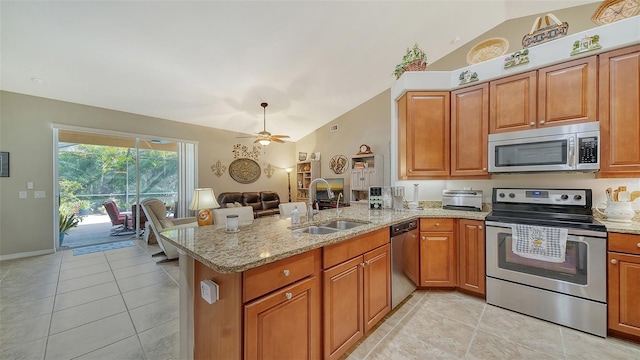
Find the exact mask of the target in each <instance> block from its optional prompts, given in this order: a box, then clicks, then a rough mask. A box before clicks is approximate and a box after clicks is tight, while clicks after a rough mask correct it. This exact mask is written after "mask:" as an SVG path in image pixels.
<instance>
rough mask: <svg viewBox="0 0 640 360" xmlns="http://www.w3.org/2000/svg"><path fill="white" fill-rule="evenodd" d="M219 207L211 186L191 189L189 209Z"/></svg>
mask: <svg viewBox="0 0 640 360" xmlns="http://www.w3.org/2000/svg"><path fill="white" fill-rule="evenodd" d="M219 207H220V204H218V201H217V200H216V196H215V194H214V193H213V189H212V188H202V189H195V190H193V199H191V205H189V210H202V209H216V208H219Z"/></svg>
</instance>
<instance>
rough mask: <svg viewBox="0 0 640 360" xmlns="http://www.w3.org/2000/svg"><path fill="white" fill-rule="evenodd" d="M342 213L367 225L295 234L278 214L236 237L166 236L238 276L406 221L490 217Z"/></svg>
mask: <svg viewBox="0 0 640 360" xmlns="http://www.w3.org/2000/svg"><path fill="white" fill-rule="evenodd" d="M340 211H341V216H340V217H339V218H340V219H344V220H356V221H364V222H367V223H366V224H364V225H362V226H358V227H355V228H352V229H348V230H341V231H338V232H335V233H331V234H323V235H315V234H305V233H298V232H294V231H292V230H291V220H290V219H281V218H280V217H279V216H277V215H276V216H267V217H261V218H257V219H255V220H254V221H253V223H252V224H251V225H242V224H240V227H239V228H240V231H239V232H237V233H227V231H226V230H225V228H224V225H223V226H216V225H211V226H202V227H199V228H187V229H176V230H169V231H165V232H163V233H162V235H161V236H163V238H165V239H167V240H169V241H170V242H171V243H173V244H174V245H176V246H177V247H178V248H179V249H181V250H183V251H185V252H186V253H187V254H188V255H189V256H191V257H193V258H194V259H196V260H198V261H200V262H201V263H203V264H205V265H207V266H208V267H210V268H212V269H213V270H215V271H217V272H220V273H237V272H242V271H245V270H249V269H251V268H254V267H258V266H261V265H264V264H268V263H271V262H274V261H277V260H280V259H285V258H288V257H291V256H293V255H297V254H301V253H303V252H306V251H309V250H313V249H316V248H320V247H323V246H326V245H330V244H335V243H338V242H341V241H344V240H347V239H350V238H352V237H355V236H358V235H362V234H365V233H368V232H371V231H375V230H378V229H383V228H387V227H389V226H391V225H393V224H397V223H400V222H403V221H407V220H412V219H418V218H430V217H431V218H463V219H471V220H484V218H485V216H486V215H487V214H488V212H484V211H483V212H473V211H460V210H444V209H442V208H426V209H424V210H415V211H413V210H404V211H394V210H393V209H384V210H369V209H368V208H366V207H362V206H350V207H345V208H341V209H340ZM334 219H336V210H335V209H327V210H321V211H320V212H319V213H318V214H316V215H315V219H314V221H313V222H312V223H305V221H306V217H302V219H301V220H302V221H303V224H301V225H302V226H305V225H311V224H319V223H321V222H326V221H330V220H334Z"/></svg>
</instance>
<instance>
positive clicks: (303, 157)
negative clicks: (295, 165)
mask: <svg viewBox="0 0 640 360" xmlns="http://www.w3.org/2000/svg"><path fill="white" fill-rule="evenodd" d="M305 160H307V153H303V152H299V153H298V161H305Z"/></svg>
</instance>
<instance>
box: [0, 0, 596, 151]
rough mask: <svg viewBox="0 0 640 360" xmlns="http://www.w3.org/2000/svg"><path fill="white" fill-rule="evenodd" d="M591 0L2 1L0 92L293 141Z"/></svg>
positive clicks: (0, 16) (0, 18) (0, 15)
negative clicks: (401, 80)
mask: <svg viewBox="0 0 640 360" xmlns="http://www.w3.org/2000/svg"><path fill="white" fill-rule="evenodd" d="M593 2H599V1H597V0H596V1H594V0H591V1H581V0H555V1H547V0H537V1H536V0H475V1H451V0H447V1H322V2H321V1H180V0H177V1H155V2H150V1H85V2H79V1H34V2H32V1H4V0H3V1H2V2H0V24H1V25H0V31H1V34H0V40H1V43H0V46H1V55H0V60H1V64H0V71H1V72H0V75H1V77H0V88H1V89H2V90H6V91H12V92H17V93H23V94H29V95H34V96H40V97H46V98H51V99H57V100H63V101H69V102H74V103H80V104H86V105H92V106H98V107H104V108H109V109H115V110H121V111H126V112H131V113H137V114H142V115H148V116H154V117H159V118H165V119H169V120H175V121H181V122H185V123H192V124H198V125H203V126H208V127H213V128H220V129H226V130H231V131H236V132H241V133H256V132H258V131H261V130H262V127H263V123H262V120H263V113H262V110H263V109H262V108H261V107H260V103H261V102H268V103H269V107H268V108H267V114H266V119H267V121H266V128H267V130H268V131H270V132H271V133H274V134H288V135H291V140H293V141H295V140H298V139H300V138H302V137H304V136H305V135H307V134H309V133H311V132H312V131H314V130H315V129H317V128H318V127H320V126H322V125H324V124H326V123H328V122H330V121H332V120H333V119H335V118H336V117H338V116H340V115H342V114H344V113H345V112H347V111H349V110H350V109H352V108H354V107H356V106H358V105H360V104H362V103H363V102H365V101H366V100H368V99H370V98H371V97H373V96H375V95H377V94H379V93H381V92H382V91H385V90H386V89H388V88H389V87H390V86H391V84H392V83H393V81H394V80H395V79H394V77H393V76H392V75H391V72H392V70H393V68H394V66H395V65H396V64H397V63H398V62H400V59H401V57H402V54H403V53H404V50H405V49H406V48H407V47H408V46H412V45H413V44H414V43H416V42H417V43H418V44H419V45H420V47H421V48H423V49H424V50H425V51H426V52H427V54H428V56H429V60H430V62H433V61H436V60H438V59H440V58H442V57H444V56H446V55H447V54H449V53H451V52H452V51H454V50H456V49H457V48H458V47H460V46H462V45H464V44H465V43H467V42H469V41H470V40H472V39H475V38H476V37H477V36H478V35H479V34H482V33H484V32H485V31H487V30H489V29H491V28H493V27H494V26H496V25H498V24H500V23H502V22H504V21H505V20H508V19H513V18H518V17H522V16H527V15H533V14H541V13H545V12H549V11H553V10H556V9H561V8H567V7H571V6H578V5H583V4H587V3H593Z"/></svg>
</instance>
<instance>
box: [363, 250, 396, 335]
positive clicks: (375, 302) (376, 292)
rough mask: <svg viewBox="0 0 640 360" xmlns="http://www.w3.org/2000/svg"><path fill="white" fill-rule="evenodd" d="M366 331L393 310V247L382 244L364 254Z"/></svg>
mask: <svg viewBox="0 0 640 360" xmlns="http://www.w3.org/2000/svg"><path fill="white" fill-rule="evenodd" d="M363 260H364V263H365V266H364V268H363V270H364V277H363V280H364V288H363V291H364V297H363V299H364V331H365V333H368V332H369V330H371V328H372V327H373V326H374V325H375V324H377V323H378V321H380V320H382V318H383V317H384V316H385V315H386V314H388V313H389V311H391V273H390V270H389V269H391V247H390V246H389V244H387V245H385V246H381V247H379V248H377V249H375V250H373V251H370V252H368V253H366V254H364V258H363Z"/></svg>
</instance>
